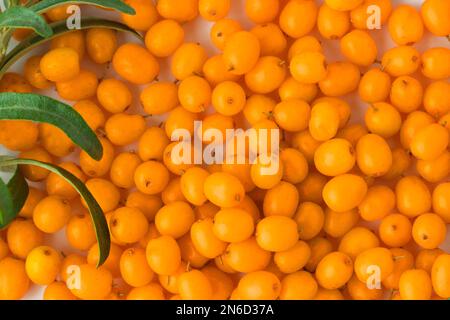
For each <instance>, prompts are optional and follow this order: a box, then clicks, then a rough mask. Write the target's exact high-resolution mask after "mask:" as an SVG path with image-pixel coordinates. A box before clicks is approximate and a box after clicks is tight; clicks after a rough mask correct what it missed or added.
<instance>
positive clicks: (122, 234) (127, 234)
mask: <svg viewBox="0 0 450 320" xmlns="http://www.w3.org/2000/svg"><path fill="white" fill-rule="evenodd" d="M110 225H111V226H110V227H111V233H112V235H113V236H114V237H115V238H116V239H117V240H119V241H120V242H123V243H134V242H137V241H139V240H140V239H141V238H142V237H143V236H145V234H146V233H147V230H148V222H147V219H146V217H145V215H144V214H143V213H142V212H141V211H140V210H139V209H136V208H128V207H122V208H119V209H116V210H115V211H114V213H113V214H112V216H111V218H110Z"/></svg>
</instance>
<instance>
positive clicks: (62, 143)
mask: <svg viewBox="0 0 450 320" xmlns="http://www.w3.org/2000/svg"><path fill="white" fill-rule="evenodd" d="M39 139H40V142H41V145H42V146H43V147H44V148H45V150H47V151H48V152H49V153H50V154H52V155H54V156H55V157H65V156H67V155H69V154H70V153H72V152H73V151H74V149H75V145H74V143H73V142H72V140H71V139H70V138H69V137H68V136H67V135H66V134H65V133H64V131H62V130H61V129H59V128H58V127H55V126H54V125H51V124H48V123H41V124H40V125H39Z"/></svg>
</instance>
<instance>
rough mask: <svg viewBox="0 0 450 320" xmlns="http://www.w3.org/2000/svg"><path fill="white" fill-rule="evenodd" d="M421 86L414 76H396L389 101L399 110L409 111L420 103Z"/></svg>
mask: <svg viewBox="0 0 450 320" xmlns="http://www.w3.org/2000/svg"><path fill="white" fill-rule="evenodd" d="M422 98H423V87H422V84H421V83H420V82H419V81H418V80H417V79H415V78H413V77H410V76H402V77H398V78H397V79H395V80H394V82H393V83H392V88H391V94H390V99H391V103H392V104H393V105H394V106H395V107H396V108H397V109H398V110H399V111H400V112H404V113H410V112H412V111H415V110H417V109H419V107H420V106H421V105H422Z"/></svg>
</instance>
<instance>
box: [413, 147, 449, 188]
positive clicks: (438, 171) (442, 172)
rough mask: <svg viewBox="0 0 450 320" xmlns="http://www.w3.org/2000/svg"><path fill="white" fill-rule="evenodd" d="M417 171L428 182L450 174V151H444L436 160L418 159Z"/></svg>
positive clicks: (441, 178)
mask: <svg viewBox="0 0 450 320" xmlns="http://www.w3.org/2000/svg"><path fill="white" fill-rule="evenodd" d="M416 169H417V172H418V173H419V174H420V176H421V177H422V178H424V179H425V180H426V181H428V182H439V181H441V180H443V179H445V177H447V176H448V175H449V174H450V152H448V151H444V152H443V153H442V154H441V155H440V156H439V157H437V158H436V159H434V160H420V159H419V160H417V163H416Z"/></svg>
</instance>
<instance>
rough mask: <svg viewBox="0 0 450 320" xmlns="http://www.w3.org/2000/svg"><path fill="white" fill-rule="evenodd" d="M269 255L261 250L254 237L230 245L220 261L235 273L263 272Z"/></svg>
mask: <svg viewBox="0 0 450 320" xmlns="http://www.w3.org/2000/svg"><path fill="white" fill-rule="evenodd" d="M270 258H271V253H270V252H268V251H266V250H263V249H262V248H261V247H260V246H259V245H258V243H257V241H256V239H255V238H254V237H250V238H248V239H247V240H244V241H241V242H234V243H230V245H229V246H228V247H227V249H226V252H225V253H224V255H223V256H221V258H220V259H221V261H222V262H223V263H227V264H228V265H229V266H230V267H231V268H232V269H233V270H235V271H237V272H245V273H249V272H254V271H260V270H264V269H265V268H266V267H267V266H268V265H269V262H270Z"/></svg>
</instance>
